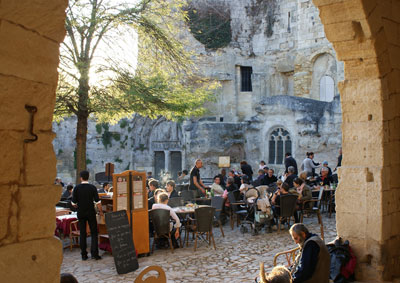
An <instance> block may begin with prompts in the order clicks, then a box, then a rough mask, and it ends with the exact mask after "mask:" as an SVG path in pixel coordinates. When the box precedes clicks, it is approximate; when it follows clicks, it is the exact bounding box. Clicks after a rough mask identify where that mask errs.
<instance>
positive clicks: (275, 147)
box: [267, 126, 293, 165]
mask: <svg viewBox="0 0 400 283" xmlns="http://www.w3.org/2000/svg"><path fill="white" fill-rule="evenodd" d="M267 137H268V164H271V165H283V164H284V163H285V154H286V153H287V152H290V153H292V148H293V140H292V138H291V135H290V132H289V131H288V130H287V129H286V128H285V127H283V126H275V127H273V128H271V130H270V131H269V132H268V136H267ZM277 141H282V149H281V150H279V143H278V142H277ZM272 142H273V144H272ZM288 142H290V143H288ZM288 144H290V145H289V146H288Z"/></svg>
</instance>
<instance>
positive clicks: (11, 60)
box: [0, 0, 67, 282]
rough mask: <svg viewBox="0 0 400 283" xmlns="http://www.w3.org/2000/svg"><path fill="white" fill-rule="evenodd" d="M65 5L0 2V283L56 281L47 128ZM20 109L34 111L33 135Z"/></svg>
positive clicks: (60, 1) (58, 250)
mask: <svg viewBox="0 0 400 283" xmlns="http://www.w3.org/2000/svg"><path fill="white" fill-rule="evenodd" d="M66 5H67V1H64V0H40V1H30V0H21V1H1V2H0V42H1V44H0V137H1V138H0V158H1V160H0V172H1V174H0V195H1V198H0V274H1V279H0V281H1V282H27V281H29V282H57V281H58V282H59V281H60V266H61V262H62V247H61V243H60V241H59V240H57V239H55V238H54V229H55V219H54V218H55V211H54V205H55V204H56V203H57V201H58V200H59V198H60V193H61V189H60V187H57V186H55V185H53V183H54V178H55V176H56V158H55V154H54V152H53V145H52V143H51V142H52V140H53V138H54V134H53V132H52V128H51V126H52V125H51V122H52V117H53V111H54V103H55V89H56V85H57V66H58V58H59V57H58V56H59V50H58V49H59V44H60V42H61V41H62V40H63V38H64V35H65V31H64V23H65V8H66ZM26 105H28V106H32V107H31V108H30V109H32V112H34V110H33V109H35V108H33V106H34V107H36V109H37V111H36V113H34V120H33V129H32V130H31V129H30V127H31V122H30V119H31V118H30V114H29V112H28V111H27V110H26V108H25V107H26ZM32 132H33V133H34V134H35V135H37V140H36V141H34V137H35V136H34V135H32ZM28 139H32V141H28ZM24 141H25V142H24Z"/></svg>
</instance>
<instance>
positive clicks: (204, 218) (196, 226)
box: [185, 206, 217, 251]
mask: <svg viewBox="0 0 400 283" xmlns="http://www.w3.org/2000/svg"><path fill="white" fill-rule="evenodd" d="M194 215H195V220H194V223H193V224H192V225H189V226H188V227H189V228H190V230H191V231H192V233H193V234H194V239H195V240H194V251H196V248H197V238H198V236H200V237H201V238H202V239H203V240H204V241H205V242H208V245H211V240H212V242H213V246H214V249H217V248H216V246H215V241H214V235H213V233H212V226H213V225H212V224H213V220H214V217H215V208H214V207H211V206H203V207H199V208H196V209H195V211H194ZM204 235H206V239H204V237H203V236H204ZM185 237H186V246H188V242H189V234H186V235H185Z"/></svg>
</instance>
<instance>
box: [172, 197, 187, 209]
mask: <svg viewBox="0 0 400 283" xmlns="http://www.w3.org/2000/svg"><path fill="white" fill-rule="evenodd" d="M182 204H183V198H182V197H176V198H170V199H169V200H168V205H169V206H170V207H178V206H182Z"/></svg>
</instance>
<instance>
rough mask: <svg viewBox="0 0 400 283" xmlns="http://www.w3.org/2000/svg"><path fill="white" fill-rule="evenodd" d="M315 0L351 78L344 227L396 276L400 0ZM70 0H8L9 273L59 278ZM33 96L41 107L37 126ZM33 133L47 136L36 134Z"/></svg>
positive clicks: (365, 260) (3, 32)
mask: <svg viewBox="0 0 400 283" xmlns="http://www.w3.org/2000/svg"><path fill="white" fill-rule="evenodd" d="M314 4H315V5H316V6H317V7H318V8H319V9H320V13H321V19H322V22H323V24H324V25H325V32H326V35H327V37H328V39H329V40H330V41H331V42H332V43H333V46H334V48H335V50H336V52H337V55H338V58H339V60H342V61H344V62H345V77H346V80H345V81H344V82H341V83H340V85H339V88H340V93H341V97H342V99H341V101H342V109H343V111H342V112H343V126H342V128H343V154H344V158H343V167H342V168H341V169H340V176H341V183H340V186H339V189H338V193H337V203H338V205H337V230H338V234H339V235H340V236H342V237H344V238H347V239H349V240H350V241H351V243H352V245H353V247H354V249H355V252H356V254H357V256H358V260H359V265H358V269H357V278H358V280H373V281H375V282H378V281H381V280H391V279H393V278H394V277H399V276H400V270H399V269H398V266H400V228H399V225H398V223H400V189H399V188H400V181H398V180H399V177H398V176H399V171H400V154H399V139H400V134H399V132H400V131H399V127H400V126H399V124H400V122H399V121H400V117H399V116H400V115H399V111H398V110H397V109H398V107H399V106H400V99H399V98H400V59H399V58H400V47H399V46H400V39H399V38H400V37H399V33H398V31H399V30H400V3H399V1H390V0H379V1H378V0H346V1H343V0H314ZM66 5H67V1H66V0H59V1H54V0H40V1H34V2H32V1H29V0H21V1H1V3H0V42H2V44H1V45H0V60H1V64H0V100H1V104H0V105H1V106H0V109H1V111H0V132H1V137H2V138H1V139H0V153H1V154H0V156H1V163H0V172H2V174H1V175H0V192H1V196H2V198H0V227H1V229H0V274H2V280H4V281H5V282H22V281H26V280H27V278H29V280H30V281H33V282H39V281H40V282H57V281H58V280H59V269H60V265H61V261H62V252H61V246H60V243H59V242H58V241H57V240H55V239H54V238H53V232H54V204H55V203H56V201H57V200H58V198H59V195H60V191H59V189H57V187H54V186H52V183H53V180H54V177H55V173H56V160H55V155H54V152H53V149H52V144H51V141H52V139H53V137H54V135H53V133H52V131H51V120H52V112H53V107H54V99H55V87H56V84H57V65H58V46H59V44H60V42H61V41H62V40H63V37H64V33H65V32H64V20H65V15H64V13H65V8H66ZM26 105H28V106H35V107H36V108H37V112H36V113H35V115H34V123H33V130H32V131H31V129H30V114H29V113H28V112H27V111H26V109H25V106H26ZM29 109H34V108H29ZM32 133H34V134H35V135H37V136H38V140H36V141H34V142H28V139H32V138H34V135H32ZM24 140H27V141H26V142H24ZM10 262H12V265H11V264H10Z"/></svg>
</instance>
